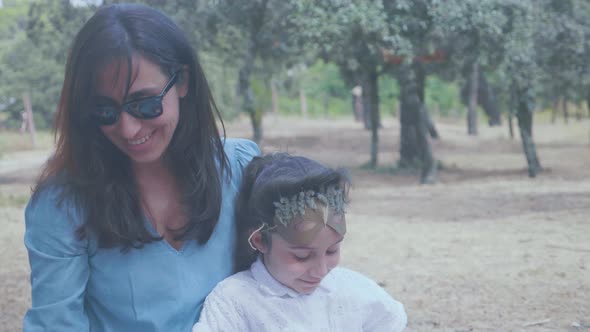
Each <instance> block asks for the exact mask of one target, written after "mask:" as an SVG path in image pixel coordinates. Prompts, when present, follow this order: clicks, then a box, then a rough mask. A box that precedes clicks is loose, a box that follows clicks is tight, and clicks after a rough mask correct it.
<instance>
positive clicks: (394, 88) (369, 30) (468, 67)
mask: <svg viewBox="0 0 590 332" xmlns="http://www.w3.org/2000/svg"><path fill="white" fill-rule="evenodd" d="M80 2H82V1H77V2H76V5H73V4H72V2H70V1H69V0H52V1H35V0H4V1H3V7H2V8H0V112H1V113H0V122H1V123H2V124H3V125H4V126H17V122H18V120H19V119H20V112H21V111H22V98H23V97H22V96H23V95H24V94H29V95H30V97H31V103H32V105H33V109H34V110H35V114H36V117H37V118H36V119H35V120H36V122H37V124H38V126H39V127H47V126H49V125H50V124H51V121H52V114H53V112H54V110H55V106H56V103H57V100H58V97H59V96H58V94H59V90H60V88H61V86H60V84H61V80H62V75H63V66H64V63H65V58H66V55H67V52H68V47H69V43H70V42H71V40H72V38H73V36H74V35H75V33H76V32H77V30H78V29H79V27H80V26H81V25H82V24H83V22H84V21H85V20H86V19H87V18H88V17H89V16H90V15H92V13H93V12H94V11H95V10H96V7H97V4H96V1H88V3H87V4H86V5H83V4H82V5H81V4H80ZM117 2H120V1H115V0H104V3H105V4H109V3H117ZM132 2H140V3H144V4H147V5H150V6H153V7H156V8H159V9H161V10H162V11H164V12H166V13H167V14H169V15H170V16H172V17H173V18H174V19H175V20H176V21H177V22H178V23H179V24H180V25H181V26H183V28H184V29H185V31H187V32H188V33H189V38H190V39H191V40H192V41H193V43H194V45H195V47H196V49H197V50H198V52H199V55H200V56H201V58H202V61H203V62H204V63H205V65H206V68H207V69H206V70H207V71H208V72H209V73H210V78H212V79H211V84H212V85H213V89H214V91H215V94H216V95H217V97H218V98H217V99H218V100H219V101H220V104H221V106H222V107H221V108H222V110H223V111H224V112H226V113H228V114H226V116H231V114H229V113H231V110H233V109H239V110H241V111H243V112H245V113H246V114H248V116H249V117H250V120H251V123H252V129H253V133H254V137H253V138H254V139H255V140H256V141H260V140H261V139H262V138H263V126H262V119H263V114H264V112H266V111H267V110H275V111H276V109H277V108H278V107H279V106H278V105H281V102H280V101H279V98H278V93H279V92H278V91H291V94H292V96H293V95H297V97H298V98H299V100H300V103H301V104H302V105H307V99H306V98H307V97H306V91H307V92H309V91H310V90H309V89H307V87H309V86H313V87H319V88H320V89H322V90H323V91H328V92H327V93H326V94H325V98H323V101H322V104H323V106H324V107H325V108H326V109H327V108H329V104H330V96H337V97H338V98H339V99H340V100H342V99H349V100H351V101H352V103H347V104H343V105H346V107H347V108H350V109H351V110H352V109H353V108H354V107H355V102H354V100H353V99H352V95H351V94H350V90H351V89H353V88H354V87H357V86H359V87H361V88H362V110H363V113H362V119H361V120H362V121H363V124H364V126H365V127H366V128H367V129H368V130H370V131H371V145H370V147H368V150H369V151H370V157H369V162H368V165H369V166H370V167H377V166H378V158H377V156H378V153H377V151H378V147H379V128H380V121H381V120H380V118H381V116H382V112H383V110H382V108H383V107H384V104H385V105H387V106H386V107H387V108H389V109H391V108H393V106H392V105H391V104H388V103H389V100H393V99H394V100H396V101H397V105H398V106H397V108H398V109H399V114H398V116H399V119H400V124H401V132H400V151H398V152H397V153H399V159H398V163H397V166H398V167H412V168H419V169H421V170H422V172H421V181H422V182H423V183H429V182H433V181H435V179H436V169H437V163H436V162H435V158H434V157H433V151H432V148H431V144H430V140H431V139H436V138H437V137H438V133H437V131H436V126H435V123H434V122H433V120H432V119H431V117H430V113H431V111H432V110H428V109H427V102H426V89H425V87H426V85H427V82H429V81H428V80H429V79H430V78H433V77H434V78H436V79H437V81H438V82H440V81H446V82H458V84H459V85H460V89H459V90H460V91H459V92H458V93H457V94H458V95H457V96H456V98H457V100H460V102H461V103H462V104H463V105H465V107H466V109H467V114H466V115H467V119H466V120H467V133H468V134H470V135H477V133H478V128H477V127H478V123H479V120H478V118H477V116H478V111H477V109H478V106H479V107H481V109H482V110H483V111H484V114H486V116H487V120H488V121H487V122H488V124H489V125H499V124H500V123H501V119H502V116H501V114H505V116H506V117H507V118H508V120H509V121H508V122H509V123H510V125H512V119H513V118H515V119H516V121H517V123H518V128H519V131H520V136H521V139H522V143H523V150H524V152H525V156H526V160H527V164H528V170H529V175H530V176H531V177H534V176H535V175H536V174H537V173H538V172H539V171H540V170H541V165H540V162H539V158H538V157H537V153H536V149H535V145H534V141H533V123H534V122H533V116H534V110H535V109H537V108H538V106H537V105H543V106H549V107H552V108H553V109H556V110H557V109H559V110H560V112H561V113H562V114H564V116H565V117H566V119H567V117H568V115H569V112H568V108H567V105H568V104H572V103H573V104H577V105H582V104H584V103H585V104H587V107H586V108H587V109H590V60H589V59H590V3H589V2H588V1H586V0H446V1H440V0H325V1H314V0H250V1H241V0H200V1H194V0H178V1H164V0H143V1H132ZM318 61H321V62H322V63H324V64H325V65H324V66H323V67H322V70H325V71H324V72H323V73H326V74H325V76H323V75H320V76H319V77H317V73H315V74H314V72H313V70H312V69H313V68H317V65H316V64H317V63H318ZM330 68H334V69H335V72H334V71H330V70H331V69H330ZM334 74H337V76H338V77H336V78H335V76H334ZM314 75H316V76H314ZM318 82H322V83H321V85H320V83H318ZM384 82H386V83H387V84H385V86H384ZM385 101H387V103H386V102H385ZM302 109H303V107H302ZM305 109H306V108H305ZM576 116H577V117H581V116H586V115H582V114H579V113H578V114H576Z"/></svg>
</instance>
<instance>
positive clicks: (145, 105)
mask: <svg viewBox="0 0 590 332" xmlns="http://www.w3.org/2000/svg"><path fill="white" fill-rule="evenodd" d="M126 106H127V111H128V112H129V113H131V115H133V116H134V117H136V118H139V119H153V118H155V117H158V116H160V115H161V114H162V99H161V98H158V97H153V98H148V99H144V100H141V101H138V102H136V103H130V104H127V105H126Z"/></svg>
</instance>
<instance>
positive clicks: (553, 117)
mask: <svg viewBox="0 0 590 332" xmlns="http://www.w3.org/2000/svg"><path fill="white" fill-rule="evenodd" d="M558 111H559V97H557V98H556V99H555V100H554V101H553V109H552V110H551V123H553V124H554V123H555V121H556V120H557V112H558Z"/></svg>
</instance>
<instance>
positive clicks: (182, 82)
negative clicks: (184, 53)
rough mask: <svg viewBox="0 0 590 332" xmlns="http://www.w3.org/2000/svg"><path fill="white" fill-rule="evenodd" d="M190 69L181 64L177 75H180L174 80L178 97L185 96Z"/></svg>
mask: <svg viewBox="0 0 590 332" xmlns="http://www.w3.org/2000/svg"><path fill="white" fill-rule="evenodd" d="M189 73H190V70H189V68H188V66H186V65H185V66H182V69H180V72H179V73H178V75H180V77H179V78H178V81H177V82H176V89H177V91H178V96H179V97H180V98H184V97H185V96H186V94H187V93H188V85H189V81H190V75H189Z"/></svg>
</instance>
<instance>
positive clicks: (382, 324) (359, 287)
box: [340, 269, 408, 332]
mask: <svg viewBox="0 0 590 332" xmlns="http://www.w3.org/2000/svg"><path fill="white" fill-rule="evenodd" d="M341 271H342V272H341V273H340V278H343V280H342V282H343V283H344V284H348V285H349V287H348V289H350V291H349V295H351V296H352V297H353V301H355V302H356V303H357V304H358V306H359V308H358V309H359V313H360V314H361V315H362V317H361V319H362V325H363V331H364V332H402V331H403V330H404V328H406V325H407V323H408V316H407V315H406V311H405V309H404V306H403V304H401V303H400V302H398V301H396V300H395V299H394V298H393V297H392V296H391V295H389V293H387V292H386V291H385V290H384V289H383V288H382V287H381V286H379V285H378V284H377V283H376V282H375V281H373V280H371V279H369V278H367V277H366V276H364V275H362V274H360V273H358V272H355V271H351V270H348V269H341Z"/></svg>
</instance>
